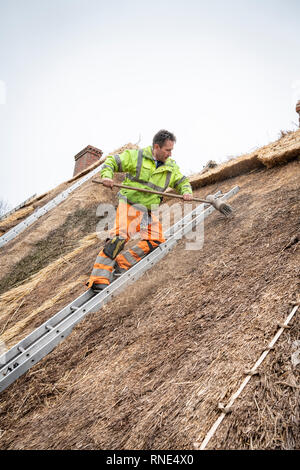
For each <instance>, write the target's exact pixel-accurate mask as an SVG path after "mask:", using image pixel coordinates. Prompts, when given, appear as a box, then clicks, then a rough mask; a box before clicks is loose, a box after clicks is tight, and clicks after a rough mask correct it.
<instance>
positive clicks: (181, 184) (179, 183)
mask: <svg viewBox="0 0 300 470" xmlns="http://www.w3.org/2000/svg"><path fill="white" fill-rule="evenodd" d="M176 166H177V165H176ZM171 187H172V188H174V189H175V191H176V192H177V193H179V194H181V195H183V199H184V200H185V201H191V200H192V199H193V190H192V186H191V185H190V182H189V180H188V178H187V177H186V176H184V175H183V174H182V173H181V171H180V170H179V167H178V166H177V168H176V169H175V171H174V180H173V184H172V185H171Z"/></svg>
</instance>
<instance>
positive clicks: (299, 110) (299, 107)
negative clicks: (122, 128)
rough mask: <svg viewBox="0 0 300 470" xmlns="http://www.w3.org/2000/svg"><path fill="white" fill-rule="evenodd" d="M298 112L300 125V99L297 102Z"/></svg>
mask: <svg viewBox="0 0 300 470" xmlns="http://www.w3.org/2000/svg"><path fill="white" fill-rule="evenodd" d="M296 113H298V114H299V127H300V100H299V101H298V102H297V104H296Z"/></svg>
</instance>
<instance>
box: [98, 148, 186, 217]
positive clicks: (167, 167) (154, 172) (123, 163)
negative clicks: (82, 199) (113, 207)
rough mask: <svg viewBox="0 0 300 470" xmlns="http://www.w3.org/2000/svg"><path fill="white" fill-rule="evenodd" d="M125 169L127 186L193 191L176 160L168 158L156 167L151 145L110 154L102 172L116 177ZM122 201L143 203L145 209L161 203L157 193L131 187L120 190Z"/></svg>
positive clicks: (103, 174) (182, 191) (102, 174)
mask: <svg viewBox="0 0 300 470" xmlns="http://www.w3.org/2000/svg"><path fill="white" fill-rule="evenodd" d="M115 171H117V172H126V173H127V174H126V178H125V180H124V181H123V184H124V185H127V186H136V187H139V188H144V189H151V190H155V191H160V192H163V191H165V190H166V189H167V188H168V187H171V188H173V189H175V191H176V192H178V193H179V194H192V187H191V185H190V183H189V180H188V178H187V177H186V176H183V175H182V173H181V172H180V169H179V166H178V165H177V164H176V162H175V160H173V159H172V158H168V159H167V161H166V162H165V163H164V164H163V165H161V166H159V167H158V168H156V161H155V160H154V158H153V155H152V147H151V146H149V147H146V148H144V149H140V150H136V149H134V150H129V149H128V150H125V151H124V152H123V153H121V154H119V155H109V156H108V157H107V158H106V160H105V163H104V165H103V166H102V169H101V171H100V175H101V177H102V178H113V175H114V172H115ZM118 195H119V198H120V200H122V199H123V200H126V202H128V203H129V204H136V205H142V206H144V207H146V209H148V210H149V209H154V208H155V207H158V206H159V204H160V203H161V197H160V196H159V195H157V194H149V193H142V192H139V191H136V190H131V189H121V191H120V192H119V193H118Z"/></svg>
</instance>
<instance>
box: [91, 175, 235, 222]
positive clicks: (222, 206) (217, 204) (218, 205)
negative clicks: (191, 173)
mask: <svg viewBox="0 0 300 470" xmlns="http://www.w3.org/2000/svg"><path fill="white" fill-rule="evenodd" d="M92 182H93V183H98V184H103V186H106V185H105V184H104V183H103V181H98V180H92ZM112 185H113V186H117V187H118V188H121V189H131V190H135V191H140V192H142V193H150V194H158V195H159V196H163V197H174V198H175V197H176V198H178V199H183V196H182V195H181V194H173V193H162V192H160V191H153V190H151V189H144V188H137V187H135V186H127V185H124V184H119V183H115V182H113V183H112ZM190 200H191V201H196V202H204V203H206V204H211V205H212V206H213V207H214V208H215V209H216V210H217V211H219V212H221V213H222V214H223V215H225V216H226V217H228V216H229V215H230V214H231V213H232V208H231V207H230V206H229V205H228V204H226V203H225V202H224V201H220V200H219V199H215V197H214V196H213V195H212V194H209V195H208V196H207V197H206V199H200V198H199V197H193V198H192V199H190Z"/></svg>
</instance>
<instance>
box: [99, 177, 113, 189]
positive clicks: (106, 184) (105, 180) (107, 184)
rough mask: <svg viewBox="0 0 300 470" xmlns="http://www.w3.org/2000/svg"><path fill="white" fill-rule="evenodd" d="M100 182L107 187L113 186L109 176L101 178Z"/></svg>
mask: <svg viewBox="0 0 300 470" xmlns="http://www.w3.org/2000/svg"><path fill="white" fill-rule="evenodd" d="M101 182H102V183H103V184H104V186H106V187H107V188H111V189H112V188H113V186H114V182H113V180H112V179H111V178H102V180H101Z"/></svg>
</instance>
